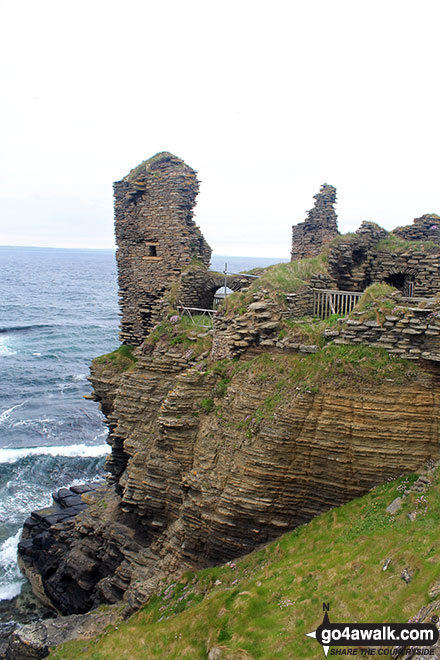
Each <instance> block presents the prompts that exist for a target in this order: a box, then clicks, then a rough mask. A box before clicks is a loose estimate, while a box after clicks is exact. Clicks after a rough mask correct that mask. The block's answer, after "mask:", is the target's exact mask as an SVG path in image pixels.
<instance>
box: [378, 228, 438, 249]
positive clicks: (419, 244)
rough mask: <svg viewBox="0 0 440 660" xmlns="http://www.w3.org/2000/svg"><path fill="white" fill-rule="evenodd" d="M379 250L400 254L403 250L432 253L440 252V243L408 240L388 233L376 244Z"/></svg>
mask: <svg viewBox="0 0 440 660" xmlns="http://www.w3.org/2000/svg"><path fill="white" fill-rule="evenodd" d="M375 250H376V251H377V252H390V253H391V254H400V253H403V252H424V253H427V254H432V253H435V252H440V245H437V243H434V241H407V240H405V239H403V238H399V237H398V236H396V235H395V234H391V233H390V234H388V236H387V237H386V238H383V239H382V240H381V241H379V242H378V243H377V245H376V248H375Z"/></svg>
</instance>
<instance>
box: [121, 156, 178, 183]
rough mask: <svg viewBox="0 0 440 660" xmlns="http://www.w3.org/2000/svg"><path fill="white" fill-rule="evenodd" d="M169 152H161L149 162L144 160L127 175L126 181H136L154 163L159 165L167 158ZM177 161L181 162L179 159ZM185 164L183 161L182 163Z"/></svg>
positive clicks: (149, 159)
mask: <svg viewBox="0 0 440 660" xmlns="http://www.w3.org/2000/svg"><path fill="white" fill-rule="evenodd" d="M167 155H168V152H166V151H160V152H159V153H157V154H155V155H154V156H151V158H148V159H147V160H143V161H142V163H139V165H137V166H136V167H134V168H133V169H132V170H130V172H129V173H128V174H127V176H126V177H125V178H126V179H136V178H137V177H138V176H139V175H140V174H144V173H145V170H146V169H147V168H148V167H150V166H151V165H154V163H157V162H159V161H161V160H162V159H163V158H164V156H167ZM177 160H180V158H178V159H177ZM181 162H182V163H183V161H181Z"/></svg>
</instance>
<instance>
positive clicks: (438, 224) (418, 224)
mask: <svg viewBox="0 0 440 660" xmlns="http://www.w3.org/2000/svg"><path fill="white" fill-rule="evenodd" d="M392 233H393V234H395V235H396V236H398V237H399V238H403V239H405V240H406V241H433V242H434V243H438V245H440V216H439V215H437V214H436V213H427V214H425V215H422V216H421V217H420V218H416V219H415V220H414V221H413V224H412V225H407V226H405V227H397V228H396V229H394V230H393V231H392Z"/></svg>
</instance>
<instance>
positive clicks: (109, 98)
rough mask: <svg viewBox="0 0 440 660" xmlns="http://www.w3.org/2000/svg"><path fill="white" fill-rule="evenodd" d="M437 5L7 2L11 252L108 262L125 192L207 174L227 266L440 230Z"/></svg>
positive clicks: (200, 214)
mask: <svg viewBox="0 0 440 660" xmlns="http://www.w3.org/2000/svg"><path fill="white" fill-rule="evenodd" d="M439 24H440V4H439V3H438V0H432V1H431V0H419V2H417V3H416V2H414V0H411V1H407V0H398V1H395V0H380V2H379V1H377V0H369V1H368V2H360V1H359V0H358V1H356V0H331V1H330V0H286V1H285V0H272V1H271V2H270V3H269V2H268V1H267V0H266V1H265V2H261V1H259V0H252V1H249V0H234V1H233V2H232V1H230V0H222V1H221V2H219V1H218V0H203V1H202V0H200V1H199V0H185V1H184V2H182V0H160V1H157V0H156V1H154V2H153V1H152V0H125V1H124V2H121V1H120V0H118V1H117V2H115V1H114V0H87V1H84V0H75V2H67V1H66V0H38V2H36V1H35V0H0V57H1V63H2V64H1V67H0V90H1V103H0V244H1V245H39V246H53V247H88V248H99V247H102V248H109V247H112V246H113V245H114V237H113V195H112V182H113V181H116V180H119V179H121V178H123V177H124V176H125V175H126V174H127V173H128V172H129V170H130V169H132V168H133V167H135V166H136V165H137V164H138V163H139V162H141V161H142V160H145V159H146V158H149V157H150V156H152V155H153V154H155V153H157V152H159V151H170V152H172V153H174V154H175V155H176V156H179V157H180V158H182V159H183V160H185V161H186V162H187V163H188V165H190V166H191V167H193V168H194V169H195V170H197V171H198V176H199V179H200V181H201V187H200V193H199V197H198V202H197V206H196V209H195V220H196V222H197V223H198V225H199V226H200V228H201V230H202V232H203V233H204V235H205V237H206V239H207V240H208V242H209V243H210V245H211V247H212V248H213V250H214V252H216V253H217V254H228V255H245V256H261V257H275V256H276V257H288V256H289V253H290V238H291V226H292V224H296V223H297V222H302V221H303V220H304V219H305V216H306V212H307V210H308V209H310V208H311V207H312V205H313V195H314V194H316V193H317V192H318V190H319V188H320V185H321V184H322V183H330V184H332V185H334V186H336V188H337V191H338V204H337V213H338V217H339V228H340V230H341V231H342V232H346V231H353V230H355V229H357V227H358V226H359V225H360V223H361V222H362V221H363V220H370V221H375V222H378V223H379V224H380V225H382V226H383V227H385V228H386V229H392V228H394V227H395V226H398V225H405V224H410V223H411V222H412V220H413V219H414V218H416V217H419V216H420V215H422V214H424V213H429V212H437V213H439V214H440V186H439V166H438V159H439V152H440V149H439V147H440V144H439V143H440V140H439V131H440V128H439V127H440V121H439V107H440V103H439V102H440V91H439V90H440V86H439V84H438V81H439V63H440V62H439V59H440V58H439V52H440V51H439V46H438V43H439V39H438V26H439Z"/></svg>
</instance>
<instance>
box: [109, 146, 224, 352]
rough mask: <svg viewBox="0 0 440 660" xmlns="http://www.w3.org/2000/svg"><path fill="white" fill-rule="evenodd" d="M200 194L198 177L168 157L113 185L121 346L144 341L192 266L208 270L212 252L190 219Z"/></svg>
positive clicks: (159, 157) (146, 164)
mask: <svg viewBox="0 0 440 660" xmlns="http://www.w3.org/2000/svg"><path fill="white" fill-rule="evenodd" d="M198 190H199V184H198V181H197V176H196V172H195V171H194V170H193V169H191V168H190V167H188V165H186V164H185V163H184V162H183V161H182V160H180V159H179V158H176V156H173V155H172V154H169V153H167V152H163V153H161V154H158V155H157V156H154V157H153V158H151V159H150V160H149V161H145V162H144V163H142V164H141V165H139V166H138V167H137V168H136V169H134V170H132V171H131V172H130V173H129V174H128V175H127V176H126V177H125V178H124V179H122V181H118V182H116V183H115V184H114V197H115V234H116V243H117V246H118V249H117V253H116V259H117V266H118V282H119V296H120V305H121V312H122V321H121V332H120V339H121V341H122V342H123V343H126V344H132V345H135V346H136V345H139V344H140V343H141V342H142V341H143V339H144V338H145V336H146V335H147V334H148V332H149V331H150V330H151V329H152V328H153V326H154V325H155V324H156V323H157V322H158V321H159V320H160V318H161V312H162V310H163V307H164V304H165V297H166V295H167V293H168V292H169V291H170V289H171V287H172V285H173V283H174V282H175V281H176V280H177V279H178V277H179V276H180V273H181V272H182V270H185V269H187V268H188V266H189V265H190V264H191V262H192V260H194V259H197V260H199V261H200V262H202V263H203V264H205V265H206V266H208V265H209V261H210V258H211V248H210V247H209V245H208V244H207V242H206V241H205V239H204V238H203V235H202V233H201V232H200V230H199V228H198V227H197V226H196V224H195V223H194V221H193V217H192V216H193V208H194V204H195V199H196V196H197V193H198Z"/></svg>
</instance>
